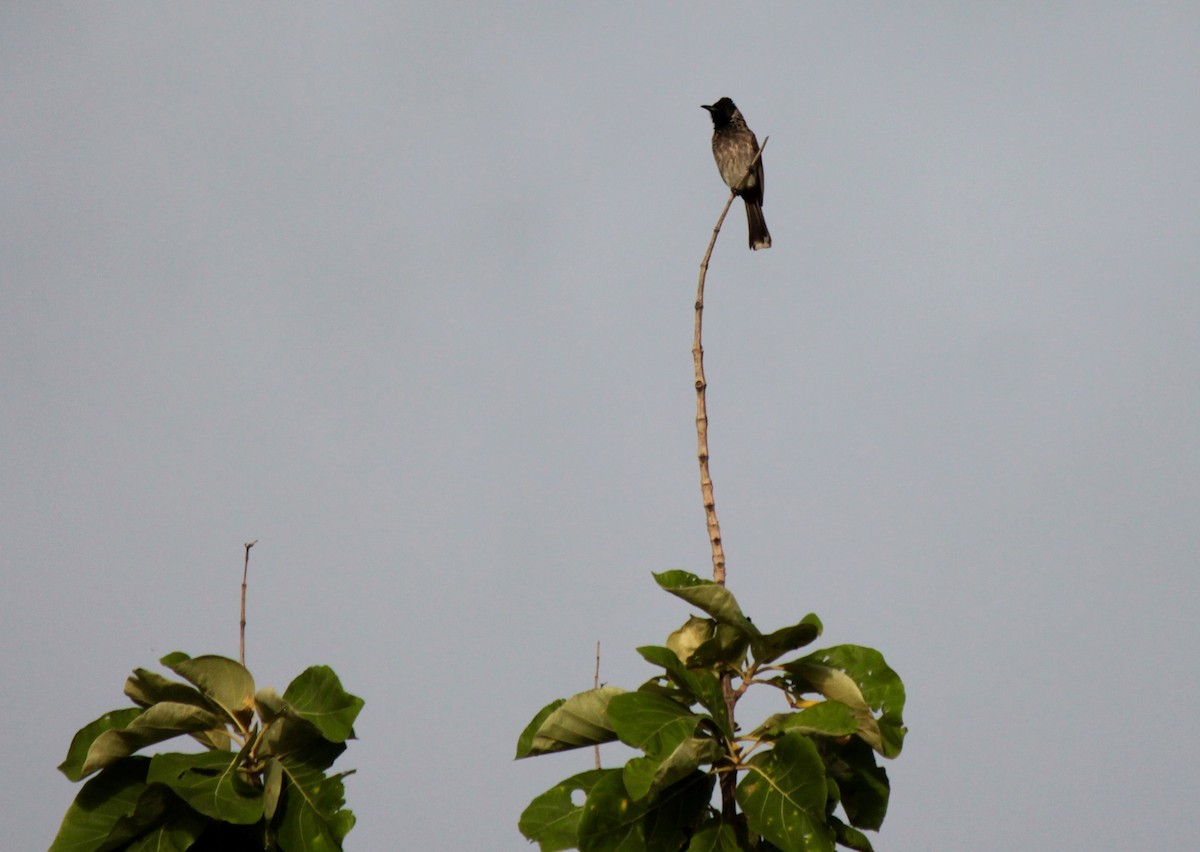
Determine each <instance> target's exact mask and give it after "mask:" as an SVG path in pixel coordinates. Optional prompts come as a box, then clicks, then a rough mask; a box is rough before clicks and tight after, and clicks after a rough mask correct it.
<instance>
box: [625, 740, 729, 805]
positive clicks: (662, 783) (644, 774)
mask: <svg viewBox="0 0 1200 852" xmlns="http://www.w3.org/2000/svg"><path fill="white" fill-rule="evenodd" d="M726 754H727V753H726V751H725V749H724V748H723V747H722V746H721V745H720V743H718V742H717V741H716V740H714V739H712V738H710V737H688V738H687V739H686V740H684V741H683V742H681V743H680V744H679V745H677V746H675V747H674V748H673V749H671V750H670V751H668V752H665V753H663V754H656V755H650V756H647V757H635V758H633V759H632V760H629V761H628V762H626V764H625V770H624V772H623V773H622V776H623V778H624V780H625V789H626V790H628V791H629V794H630V795H631V796H632V797H633V798H635V799H640V798H642V797H643V796H646V795H649V794H652V793H658V792H660V791H661V790H663V789H664V788H666V787H669V786H671V785H672V784H674V783H676V782H677V781H679V780H680V779H682V778H685V777H686V776H688V775H689V774H691V773H692V772H693V771H695V770H696V769H698V768H699V767H700V766H702V765H705V764H713V763H716V762H717V761H719V760H721V759H722V758H723V757H725V756H726Z"/></svg>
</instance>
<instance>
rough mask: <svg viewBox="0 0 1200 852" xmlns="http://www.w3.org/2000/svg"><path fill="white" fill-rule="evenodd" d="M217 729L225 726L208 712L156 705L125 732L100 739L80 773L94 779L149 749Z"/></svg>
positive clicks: (140, 714) (169, 704)
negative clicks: (186, 736) (108, 769)
mask: <svg viewBox="0 0 1200 852" xmlns="http://www.w3.org/2000/svg"><path fill="white" fill-rule="evenodd" d="M93 724H95V723H93ZM213 728H217V729H223V723H222V720H221V719H220V718H219V717H217V716H215V715H213V714H212V713H210V712H208V711H207V710H202V709H201V708H199V707H194V706H192V705H191V704H176V703H174V702H172V701H164V702H162V703H159V704H154V705H152V706H150V707H147V708H146V709H145V710H142V711H139V712H138V713H137V715H136V716H135V717H134V718H133V719H132V720H130V722H129V724H128V725H126V727H125V728H124V729H122V730H117V729H112V730H108V731H104V732H103V733H101V734H100V735H99V736H98V737H96V739H95V740H93V742H92V744H91V747H90V748H89V749H88V752H87V757H85V758H84V761H83V766H81V767H80V768H79V770H78V772H79V774H80V776H81V777H82V776H87V775H91V774H92V773H93V772H95V771H96V770H98V769H103V768H104V767H105V766H108V765H110V764H112V763H115V762H117V761H118V760H121V759H122V758H124V757H128V756H129V755H131V754H133V753H134V752H136V751H138V750H139V749H143V748H145V747H146V746H148V745H153V744H154V743H159V742H162V741H163V740H169V739H171V738H172V737H177V736H179V735H181V734H189V733H193V732H197V731H206V730H210V729H213ZM73 747H74V743H72V748H73Z"/></svg>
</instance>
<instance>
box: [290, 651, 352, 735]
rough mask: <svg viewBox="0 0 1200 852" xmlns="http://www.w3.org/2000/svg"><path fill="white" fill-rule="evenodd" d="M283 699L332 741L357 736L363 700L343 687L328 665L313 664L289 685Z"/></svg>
mask: <svg viewBox="0 0 1200 852" xmlns="http://www.w3.org/2000/svg"><path fill="white" fill-rule="evenodd" d="M283 700H284V701H285V702H286V703H287V706H288V707H289V708H291V709H292V710H294V711H295V712H296V714H297V715H299V716H300V718H302V719H304V720H305V721H308V722H311V723H312V724H313V725H316V727H317V729H318V730H319V731H320V732H321V734H322V735H324V737H325V739H327V740H329V741H330V742H335V743H340V742H345V741H346V740H347V739H349V738H351V737H353V736H354V720H355V719H356V718H358V714H359V711H360V710H362V708H363V700H362V699H361V698H359V697H358V696H356V695H351V694H350V693H348V692H346V691H345V690H344V689H342V683H341V681H339V680H338V677H337V675H336V674H334V672H333V669H331V668H330V667H329V666H310V667H309V668H307V669H305V670H304V671H303V672H302V673H301V674H300V676H299V677H297V678H296V679H295V680H293V681H292V682H291V683H290V684H288V688H287V689H286V690H284V692H283Z"/></svg>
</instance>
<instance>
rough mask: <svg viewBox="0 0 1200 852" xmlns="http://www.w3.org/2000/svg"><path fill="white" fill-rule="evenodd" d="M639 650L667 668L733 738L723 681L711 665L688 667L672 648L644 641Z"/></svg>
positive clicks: (644, 656) (669, 674)
mask: <svg viewBox="0 0 1200 852" xmlns="http://www.w3.org/2000/svg"><path fill="white" fill-rule="evenodd" d="M637 652H638V653H639V654H641V655H642V659H644V660H645V661H646V662H648V663H650V664H651V665H655V666H659V667H661V668H663V669H666V671H667V675H668V677H670V679H671V681H672V682H674V683H675V685H676V686H678V687H680V688H681V689H682V690H683V692H684V693H685V696H686V698H687V700H688V702H689V703H691V702H693V701H698V702H699V703H700V705H701V706H702V707H704V709H705V710H707V711H708V712H709V714H710V715H711V716H712V718H713V721H715V722H716V723H717V726H718V727H719V728H720V729H721V731H722V733H724V734H725V736H726V737H728V738H730V739H732V738H733V728H732V726H731V725H730V724H729V710H728V708H727V707H726V706H725V696H724V695H723V694H722V692H721V681H720V679H719V678H718V677H717V676H716V674H714V673H713V672H712V671H711V670H709V669H695V670H693V669H689V668H687V667H686V666H684V664H683V663H681V662H680V661H679V658H678V657H677V656H675V653H674V652H673V651H671V650H670V649H669V648H662V647H659V646H657V645H644V646H642V647H641V648H638V649H637ZM639 691H643V690H639Z"/></svg>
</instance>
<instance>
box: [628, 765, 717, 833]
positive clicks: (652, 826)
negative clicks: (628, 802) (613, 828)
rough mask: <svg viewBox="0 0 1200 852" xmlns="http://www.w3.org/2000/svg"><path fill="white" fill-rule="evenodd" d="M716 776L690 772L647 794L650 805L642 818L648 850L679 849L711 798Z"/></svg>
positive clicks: (692, 830) (705, 810)
mask: <svg viewBox="0 0 1200 852" xmlns="http://www.w3.org/2000/svg"><path fill="white" fill-rule="evenodd" d="M715 782H716V777H715V776H713V775H710V774H707V773H704V772H692V773H690V774H689V775H687V777H685V778H682V779H680V780H679V781H677V782H676V783H674V784H672V785H671V786H669V787H667V788H665V789H663V790H660V791H658V792H656V793H655V794H654V795H653V796H651V797H650V800H651V807H650V808H649V809H648V810H647V812H646V816H645V818H644V819H643V820H642V834H643V836H644V837H645V839H646V848H647V849H648V850H652V852H653V850H659V849H681V848H683V844H684V843H686V842H687V840H688V838H689V837H691V835H692V833H693V832H694V831H695V830H696V827H697V826H698V825H699V824H700V820H701V819H703V817H704V816H705V814H707V813H708V810H709V803H710V802H711V801H712V793H713V785H714V784H715Z"/></svg>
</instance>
